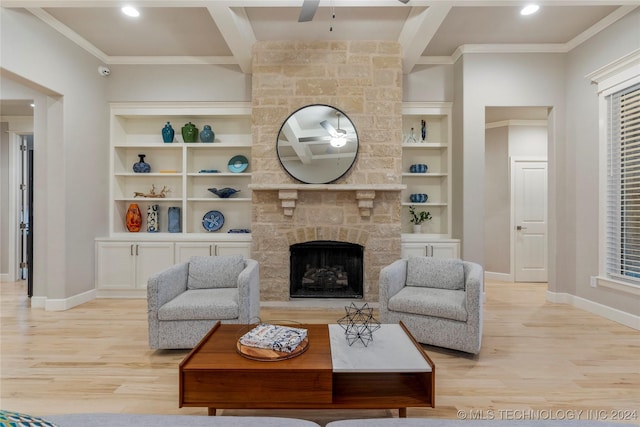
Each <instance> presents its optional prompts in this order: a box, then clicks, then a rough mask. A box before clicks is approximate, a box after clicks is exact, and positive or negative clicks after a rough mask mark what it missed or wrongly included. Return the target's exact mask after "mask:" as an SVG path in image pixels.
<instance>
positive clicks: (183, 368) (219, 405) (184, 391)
mask: <svg viewBox="0 0 640 427" xmlns="http://www.w3.org/2000/svg"><path fill="white" fill-rule="evenodd" d="M332 326H337V325H329V326H327V325H320V324H307V325H301V326H300V327H303V328H306V329H307V335H308V337H309V348H308V350H307V351H305V352H304V353H303V354H301V355H300V356H298V357H295V358H292V359H286V360H281V361H276V362H269V361H256V360H251V359H247V358H245V357H242V356H241V355H239V354H237V352H236V351H235V345H236V340H237V337H238V332H239V331H241V330H242V329H243V328H246V325H221V324H220V323H217V324H216V325H215V326H214V328H213V329H212V330H211V331H210V332H209V333H208V334H207V335H206V336H205V337H204V338H203V339H202V341H201V342H200V343H199V344H198V345H197V346H196V347H195V348H194V349H193V350H192V351H191V352H190V353H189V355H187V356H186V357H185V359H184V360H183V361H182V363H180V367H179V373H180V385H179V387H180V393H179V405H180V407H207V408H209V414H210V415H215V413H216V409H391V408H398V409H399V410H400V416H406V408H407V407H434V405H435V388H434V387H435V365H434V364H433V362H432V361H431V359H429V357H428V355H427V354H426V353H425V352H424V350H423V349H422V347H421V346H420V345H419V344H418V343H417V342H415V340H414V339H413V337H412V336H411V334H409V332H408V331H407V330H406V328H405V327H404V325H402V324H400V325H383V329H381V330H384V328H385V327H386V328H387V332H390V333H393V334H406V336H407V337H408V338H409V339H408V340H407V342H406V343H405V344H404V347H403V348H402V351H401V352H415V354H414V355H413V356H418V358H421V359H422V360H423V361H424V362H426V363H424V368H423V369H422V368H421V369H422V372H394V371H393V370H392V369H390V371H389V372H385V370H384V366H383V365H379V366H377V367H376V368H375V371H374V372H358V369H348V370H351V371H350V372H344V371H343V372H335V369H334V362H333V360H332V352H333V353H336V354H342V356H341V357H346V358H347V359H343V361H344V360H347V362H348V358H349V357H351V356H349V355H348V354H345V353H341V352H340V351H337V350H336V343H335V337H334V340H333V341H332V339H330V332H329V330H330V328H331V327H332ZM391 329H393V331H391ZM334 333H335V331H334ZM376 333H377V332H376ZM381 337H382V335H380V339H379V340H378V341H383V340H382V338H381ZM375 339H377V337H376V338H375ZM375 339H374V340H375ZM345 341H346V340H345ZM354 345H357V344H354ZM394 345H395V344H394ZM379 348H380V346H378V347H376V346H375V345H372V344H370V345H369V347H368V348H367V349H366V350H367V352H375V351H376V349H379ZM343 350H345V349H343ZM354 350H355V351H356V352H358V351H359V350H357V348H356V347H354ZM398 350H399V349H398V348H396V349H395V351H396V352H398ZM346 351H348V349H347V350H346ZM374 365H375V363H374ZM353 366H358V363H354V364H353ZM370 368H371V366H369V367H368V368H367V367H366V364H365V367H364V370H366V371H368V370H370ZM338 370H340V369H338Z"/></svg>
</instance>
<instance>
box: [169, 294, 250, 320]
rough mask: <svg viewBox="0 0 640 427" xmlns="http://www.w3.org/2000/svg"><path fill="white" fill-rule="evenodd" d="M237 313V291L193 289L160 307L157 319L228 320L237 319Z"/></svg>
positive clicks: (238, 310)
mask: <svg viewBox="0 0 640 427" xmlns="http://www.w3.org/2000/svg"><path fill="white" fill-rule="evenodd" d="M239 313H240V307H239V305H238V289H235V288H220V289H193V290H188V291H186V292H183V293H181V294H180V295H178V296H177V297H175V298H174V299H172V300H171V301H169V302H168V303H166V304H165V305H163V306H162V307H160V309H159V310H158V319H159V320H209V319H212V318H215V319H220V320H228V319H237V318H238V316H239ZM212 316H213V317H212Z"/></svg>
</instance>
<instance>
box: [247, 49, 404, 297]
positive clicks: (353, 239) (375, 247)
mask: <svg viewBox="0 0 640 427" xmlns="http://www.w3.org/2000/svg"><path fill="white" fill-rule="evenodd" d="M252 84H253V86H252V87H253V93H252V99H253V114H252V115H253V126H252V133H253V145H252V153H251V156H252V184H251V188H252V191H253V197H252V200H253V204H252V227H251V229H252V236H253V248H252V253H253V255H252V256H253V257H254V258H255V259H257V260H258V262H259V263H260V283H261V299H262V300H264V301H287V300H289V247H290V246H291V245H293V244H296V243H303V242H309V241H315V240H331V241H339V242H349V243H356V244H359V245H362V246H363V247H364V301H371V302H375V301H377V300H378V275H379V271H380V269H381V268H382V267H384V266H385V265H387V264H389V263H390V262H392V261H393V260H395V259H397V258H399V257H400V235H401V227H400V190H401V188H402V185H401V167H402V164H401V155H402V152H401V151H402V150H401V148H402V147H401V141H402V116H401V107H402V61H401V47H400V45H399V44H398V43H393V42H377V41H349V42H344V41H334V42H328V41H322V42H293V41H291V42H290V41H282V42H258V43H256V45H255V47H254V57H253V81H252ZM309 104H327V105H332V106H334V107H336V108H339V109H340V110H342V111H344V112H345V113H346V114H347V115H348V116H349V118H350V119H351V121H352V122H353V123H354V125H355V126H356V128H357V130H358V136H359V144H360V146H359V153H358V158H357V160H356V163H355V165H354V167H353V168H352V169H351V171H349V172H348V173H347V174H346V175H345V176H344V177H343V178H341V180H340V181H339V182H337V183H334V184H329V185H325V186H320V187H314V186H306V185H305V184H300V183H297V182H295V181H293V180H292V178H290V177H289V175H288V174H287V173H286V172H285V171H284V170H283V169H282V167H281V165H280V163H279V161H278V158H277V154H276V150H275V146H276V139H277V134H278V130H279V128H280V125H281V124H282V122H283V121H284V120H286V118H287V117H288V116H289V114H291V112H293V111H295V110H297V109H298V108H300V107H302V106H305V105H309Z"/></svg>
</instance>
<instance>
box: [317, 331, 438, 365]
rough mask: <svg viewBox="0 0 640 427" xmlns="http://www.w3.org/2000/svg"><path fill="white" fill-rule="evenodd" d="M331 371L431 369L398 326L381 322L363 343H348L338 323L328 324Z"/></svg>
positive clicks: (358, 341)
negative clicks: (378, 327)
mask: <svg viewBox="0 0 640 427" xmlns="http://www.w3.org/2000/svg"><path fill="white" fill-rule="evenodd" d="M329 339H330V342H331V360H332V362H333V372H336V373H341V372H342V373H344V372H354V373H355V372H431V366H430V365H429V364H428V363H427V361H426V360H425V358H424V357H423V356H422V354H421V353H420V351H418V349H417V348H416V346H415V345H414V344H413V342H412V341H411V339H410V338H409V337H408V336H407V334H406V333H405V332H404V330H403V329H402V327H401V326H400V325H392V324H383V325H380V329H378V330H377V331H375V332H373V340H372V341H370V342H369V343H368V345H367V346H366V347H365V345H364V344H363V343H362V342H361V341H360V340H357V341H355V342H354V343H353V345H349V342H348V341H347V338H346V336H345V333H344V329H343V328H342V326H340V325H329Z"/></svg>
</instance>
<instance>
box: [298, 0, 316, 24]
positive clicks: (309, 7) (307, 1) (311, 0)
mask: <svg viewBox="0 0 640 427" xmlns="http://www.w3.org/2000/svg"><path fill="white" fill-rule="evenodd" d="M318 4H320V0H304V2H303V3H302V9H300V16H299V17H298V22H309V21H311V20H312V19H313V16H314V15H315V14H316V10H317V9H318Z"/></svg>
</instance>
